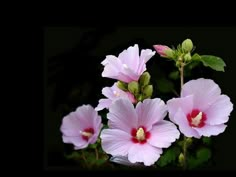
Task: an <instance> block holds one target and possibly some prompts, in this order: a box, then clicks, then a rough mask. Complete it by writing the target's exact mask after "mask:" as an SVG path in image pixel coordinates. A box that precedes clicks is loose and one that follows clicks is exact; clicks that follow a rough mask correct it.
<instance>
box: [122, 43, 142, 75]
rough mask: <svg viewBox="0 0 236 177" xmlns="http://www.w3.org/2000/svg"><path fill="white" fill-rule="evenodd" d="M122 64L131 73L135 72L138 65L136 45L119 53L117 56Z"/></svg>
mask: <svg viewBox="0 0 236 177" xmlns="http://www.w3.org/2000/svg"><path fill="white" fill-rule="evenodd" d="M118 58H119V59H120V60H121V62H122V63H123V64H126V65H127V66H128V67H129V68H130V69H131V70H132V71H134V72H135V71H137V69H138V65H139V48H138V45H137V44H135V45H134V46H131V47H129V48H128V49H127V50H124V51H123V52H121V53H120V54H119V56H118Z"/></svg>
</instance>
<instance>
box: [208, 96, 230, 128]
mask: <svg viewBox="0 0 236 177" xmlns="http://www.w3.org/2000/svg"><path fill="white" fill-rule="evenodd" d="M232 110H233V104H232V103H231V102H230V98H229V97H228V96H226V95H220V96H219V97H218V98H217V100H216V102H214V103H213V104H212V105H211V106H210V107H209V108H208V109H207V110H206V111H205V113H206V115H207V120H206V123H207V124H210V125H218V124H223V123H226V122H227V121H228V120H229V115H230V113H231V111H232Z"/></svg>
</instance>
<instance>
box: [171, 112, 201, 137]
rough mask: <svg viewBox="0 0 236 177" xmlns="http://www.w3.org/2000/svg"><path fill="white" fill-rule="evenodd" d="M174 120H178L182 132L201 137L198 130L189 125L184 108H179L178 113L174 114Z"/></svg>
mask: <svg viewBox="0 0 236 177" xmlns="http://www.w3.org/2000/svg"><path fill="white" fill-rule="evenodd" d="M174 121H175V122H176V124H178V126H179V130H180V132H182V133H183V134H184V135H185V136H187V137H195V138H200V136H199V134H198V133H197V131H196V130H195V129H193V128H192V127H190V126H189V123H188V120H187V118H186V115H185V114H184V112H183V111H182V109H178V111H177V113H176V114H175V116H174Z"/></svg>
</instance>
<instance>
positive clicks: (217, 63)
mask: <svg viewBox="0 0 236 177" xmlns="http://www.w3.org/2000/svg"><path fill="white" fill-rule="evenodd" d="M201 62H202V63H203V65H204V66H208V67H210V68H212V69H214V70H216V71H223V72H224V67H225V66H226V64H225V62H224V61H223V59H221V58H220V57H216V56H212V55H202V56H201Z"/></svg>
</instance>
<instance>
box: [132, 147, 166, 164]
mask: <svg viewBox="0 0 236 177" xmlns="http://www.w3.org/2000/svg"><path fill="white" fill-rule="evenodd" d="M161 154H162V149H160V148H156V147H153V146H151V145H150V144H148V143H145V144H139V143H138V144H133V145H132V146H131V147H130V149H129V153H128V159H129V161H130V162H132V163H136V162H143V163H144V165H146V166H150V165H153V164H154V163H155V162H156V161H157V160H158V159H159V157H160V155H161Z"/></svg>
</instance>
